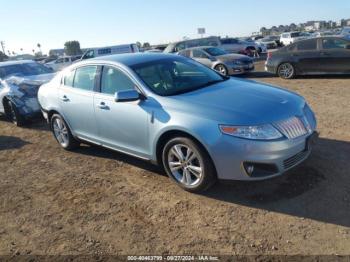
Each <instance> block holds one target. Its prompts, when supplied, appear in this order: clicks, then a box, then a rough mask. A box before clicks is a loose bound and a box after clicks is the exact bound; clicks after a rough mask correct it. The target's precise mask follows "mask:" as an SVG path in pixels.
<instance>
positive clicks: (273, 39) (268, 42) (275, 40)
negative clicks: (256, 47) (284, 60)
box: [257, 35, 281, 49]
mask: <svg viewBox="0 0 350 262" xmlns="http://www.w3.org/2000/svg"><path fill="white" fill-rule="evenodd" d="M257 42H259V43H262V44H264V45H265V46H266V47H267V49H276V48H277V47H279V46H281V42H280V37H279V36H273V35H270V36H266V37H264V38H261V39H259V40H257Z"/></svg>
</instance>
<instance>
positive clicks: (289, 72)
mask: <svg viewBox="0 0 350 262" xmlns="http://www.w3.org/2000/svg"><path fill="white" fill-rule="evenodd" d="M278 73H279V75H280V76H281V77H283V78H291V77H293V75H294V67H293V66H292V65H291V64H289V63H285V64H282V65H281V66H280V68H279V71H278Z"/></svg>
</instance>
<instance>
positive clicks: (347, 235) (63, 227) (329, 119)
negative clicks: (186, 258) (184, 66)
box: [0, 62, 350, 255]
mask: <svg viewBox="0 0 350 262" xmlns="http://www.w3.org/2000/svg"><path fill="white" fill-rule="evenodd" d="M257 69H258V71H260V72H256V73H253V74H251V75H250V76H249V77H250V78H252V79H255V80H257V81H261V82H268V83H272V84H276V85H280V86H282V87H285V88H288V89H290V90H293V91H296V92H297V93H299V94H301V95H302V96H304V97H305V98H306V99H307V101H308V102H309V103H310V105H311V107H312V108H313V109H314V111H315V112H316V115H317V118H318V129H319V131H320V139H319V140H318V142H317V144H316V145H315V146H314V151H313V154H312V155H311V157H310V158H309V159H308V160H307V161H306V162H305V163H304V164H302V165H301V166H300V167H298V168H296V169H294V170H292V171H290V172H289V173H288V174H286V175H284V176H282V177H279V178H276V179H273V180H268V181H263V182H254V183H252V182H250V183H247V182H233V183H230V184H218V185H216V186H215V187H214V188H213V189H211V190H210V191H208V192H206V193H204V194H201V195H195V194H190V193H187V192H185V191H183V190H181V189H180V188H179V187H177V186H176V185H174V184H173V183H172V182H171V181H170V180H169V179H168V178H167V177H166V176H164V175H163V174H161V172H160V171H159V170H158V169H157V168H156V167H154V166H152V165H151V164H148V163H147V162H143V161H141V160H137V159H134V158H132V157H128V156H125V155H123V154H119V153H116V152H112V151H109V150H107V149H103V148H98V147H92V146H87V145H84V146H82V147H81V148H80V149H78V150H76V151H74V152H66V151H64V150H62V149H61V148H60V147H59V146H58V144H57V143H56V141H55V140H54V138H53V136H52V134H51V133H50V132H49V131H48V129H47V127H46V124H45V123H44V122H39V123H35V124H32V125H30V126H29V127H27V128H16V127H14V126H13V125H12V124H10V123H8V122H6V121H4V120H1V121H0V255H5V254H7V255H14V254H17V255H19V254H31V255H41V254H46V255H47V254H50V255H55V254H61V255H62V254H64V255H68V254H70V255H72V254H124V255H135V254H148V255H159V254H177V255H178V254H210V255H223V254H240V255H246V254H289V255H292V254H303V255H322V254H339V255H345V254H348V255H350V131H349V130H350V102H349V101H350V77H304V78H299V79H295V80H287V81H286V80H281V79H279V78H275V77H271V76H269V75H267V74H265V73H263V72H262V69H263V64H262V62H259V63H258V65H257Z"/></svg>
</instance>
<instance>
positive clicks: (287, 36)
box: [280, 32, 307, 45]
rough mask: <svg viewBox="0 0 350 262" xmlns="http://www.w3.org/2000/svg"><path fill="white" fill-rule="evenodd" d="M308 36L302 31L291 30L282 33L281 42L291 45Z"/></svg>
mask: <svg viewBox="0 0 350 262" xmlns="http://www.w3.org/2000/svg"><path fill="white" fill-rule="evenodd" d="M306 38H307V37H306V36H305V35H303V34H302V33H301V32H290V33H283V34H281V38H280V42H281V44H282V45H290V44H292V43H295V42H297V41H300V40H304V39H306Z"/></svg>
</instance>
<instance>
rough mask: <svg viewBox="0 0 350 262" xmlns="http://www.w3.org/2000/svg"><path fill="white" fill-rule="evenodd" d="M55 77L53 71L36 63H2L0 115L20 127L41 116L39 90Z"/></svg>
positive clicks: (0, 65) (0, 66) (0, 74)
mask: <svg viewBox="0 0 350 262" xmlns="http://www.w3.org/2000/svg"><path fill="white" fill-rule="evenodd" d="M53 76H54V74H52V70H51V69H49V68H47V67H45V66H44V65H42V64H39V63H36V62H34V61H11V62H3V63H0V114H5V115H6V116H7V118H8V119H9V120H11V121H12V122H13V123H14V124H16V125H18V126H22V125H24V124H25V121H26V120H27V119H29V118H32V117H35V116H37V115H40V106H39V104H38V99H37V93H38V89H39V87H40V85H42V84H43V83H46V82H48V81H50V80H51V78H52V77H53Z"/></svg>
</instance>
